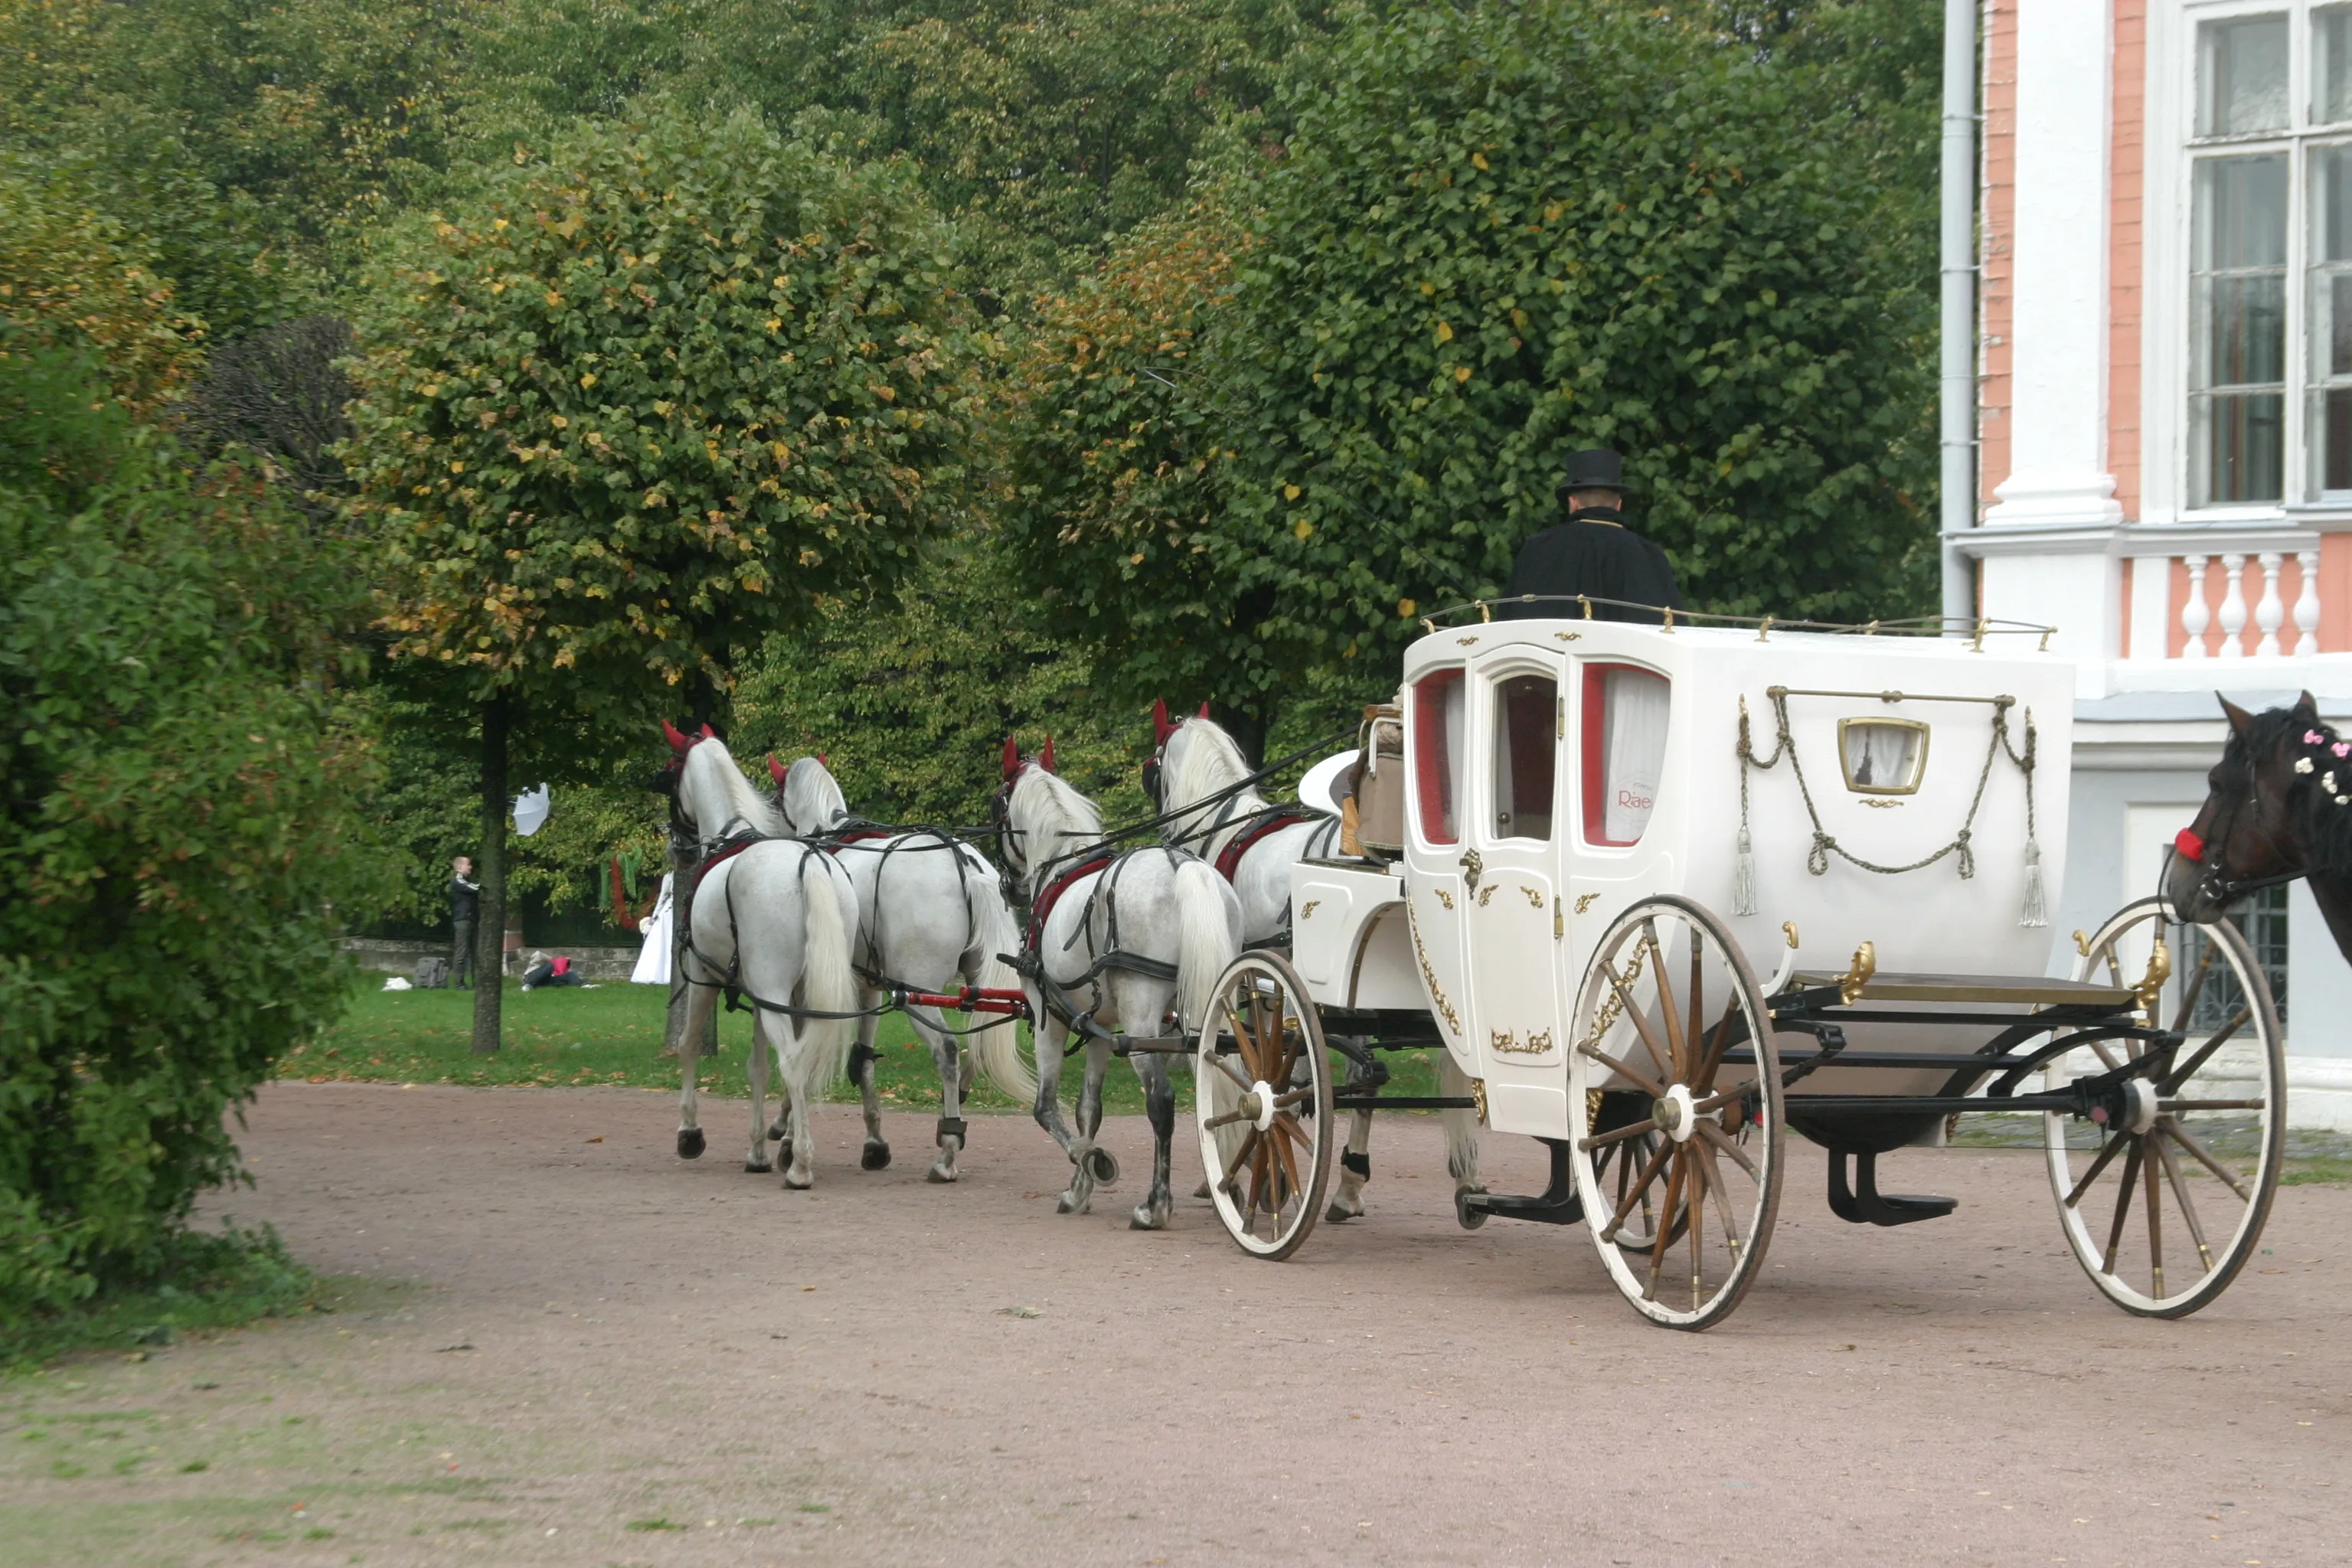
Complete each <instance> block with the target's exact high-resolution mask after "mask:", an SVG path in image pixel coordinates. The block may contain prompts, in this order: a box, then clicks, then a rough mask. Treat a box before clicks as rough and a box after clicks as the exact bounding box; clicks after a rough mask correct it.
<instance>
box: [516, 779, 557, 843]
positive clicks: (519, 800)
mask: <svg viewBox="0 0 2352 1568" xmlns="http://www.w3.org/2000/svg"><path fill="white" fill-rule="evenodd" d="M550 802H551V796H550V795H549V793H548V788H547V786H546V785H545V784H541V785H540V786H539V787H538V788H537V789H527V790H525V791H523V792H522V794H520V795H517V796H515V803H514V822H515V831H516V832H517V833H519V834H520V835H521V836H522V837H525V838H528V837H530V836H531V835H532V834H534V833H536V832H538V831H539V830H540V829H541V828H542V827H544V826H547V812H548V806H549V805H550Z"/></svg>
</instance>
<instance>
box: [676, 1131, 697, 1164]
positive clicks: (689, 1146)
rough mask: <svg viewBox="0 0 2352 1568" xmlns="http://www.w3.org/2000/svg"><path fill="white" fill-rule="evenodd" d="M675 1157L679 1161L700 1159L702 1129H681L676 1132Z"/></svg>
mask: <svg viewBox="0 0 2352 1568" xmlns="http://www.w3.org/2000/svg"><path fill="white" fill-rule="evenodd" d="M677 1157H678V1158H679V1159H681V1160H699V1159H701V1158H702V1129H701V1128H699V1127H681V1128H679V1129H678V1130H677Z"/></svg>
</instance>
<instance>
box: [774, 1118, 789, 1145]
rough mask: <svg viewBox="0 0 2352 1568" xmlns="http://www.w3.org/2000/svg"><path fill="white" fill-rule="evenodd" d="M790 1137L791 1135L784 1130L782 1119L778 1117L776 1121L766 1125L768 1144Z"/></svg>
mask: <svg viewBox="0 0 2352 1568" xmlns="http://www.w3.org/2000/svg"><path fill="white" fill-rule="evenodd" d="M791 1136H792V1134H791V1133H789V1132H787V1131H785V1130H784V1119H783V1118H782V1117H781V1116H779V1117H778V1118H776V1120H774V1121H771V1122H769V1123H768V1142H771V1143H773V1142H778V1141H779V1140H781V1139H784V1138H789V1137H791Z"/></svg>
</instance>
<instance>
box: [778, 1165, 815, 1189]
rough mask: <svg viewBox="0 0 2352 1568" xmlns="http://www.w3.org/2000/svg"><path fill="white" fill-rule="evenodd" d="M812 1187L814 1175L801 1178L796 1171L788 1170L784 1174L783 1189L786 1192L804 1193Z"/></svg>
mask: <svg viewBox="0 0 2352 1568" xmlns="http://www.w3.org/2000/svg"><path fill="white" fill-rule="evenodd" d="M814 1185H816V1177H815V1176H814V1174H811V1175H806V1176H803V1175H802V1174H801V1173H799V1172H797V1171H789V1170H788V1171H786V1172H785V1173H784V1188H785V1190H786V1191H788V1192H794V1193H804V1192H806V1191H808V1190H809V1189H810V1188H811V1187H813V1186H814Z"/></svg>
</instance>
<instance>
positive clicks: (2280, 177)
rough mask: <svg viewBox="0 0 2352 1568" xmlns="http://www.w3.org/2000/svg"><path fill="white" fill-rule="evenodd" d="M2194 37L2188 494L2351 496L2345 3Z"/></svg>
mask: <svg viewBox="0 0 2352 1568" xmlns="http://www.w3.org/2000/svg"><path fill="white" fill-rule="evenodd" d="M2196 39H2197V60H2196V64H2197V80H2196V119H2195V122H2194V125H2193V126H2192V137H2193V141H2192V144H2191V151H2192V159H2193V163H2192V167H2191V173H2190V182H2189V184H2190V188H2189V231H2190V232H2189V504H2190V505H2191V506H2193V507H2215V506H2244V505H2260V504H2264V503H2272V502H2277V501H2282V500H2287V499H2288V498H2289V496H2290V494H2293V495H2294V496H2295V497H2296V498H2297V499H2310V500H2317V499H2320V498H2322V497H2340V498H2344V499H2352V4H2345V5H2318V6H2311V5H2294V6H2292V7H2289V8H2284V9H2273V10H2268V11H2261V12H2253V13H2249V14H2242V15H2231V16H2220V17H2210V18H2208V19H2206V20H2203V21H2200V23H2199V24H2198V26H2197V29H2196Z"/></svg>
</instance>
